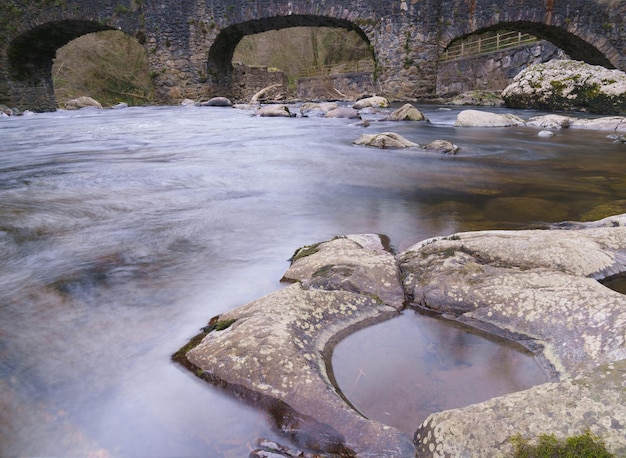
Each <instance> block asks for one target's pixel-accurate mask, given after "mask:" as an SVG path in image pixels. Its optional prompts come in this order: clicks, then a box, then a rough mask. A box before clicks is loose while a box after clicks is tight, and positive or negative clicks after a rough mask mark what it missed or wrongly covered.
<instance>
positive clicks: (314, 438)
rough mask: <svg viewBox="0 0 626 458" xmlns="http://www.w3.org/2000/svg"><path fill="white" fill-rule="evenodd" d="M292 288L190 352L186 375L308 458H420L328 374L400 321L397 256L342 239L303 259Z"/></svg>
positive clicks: (239, 315)
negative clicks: (379, 325) (227, 395)
mask: <svg viewBox="0 0 626 458" xmlns="http://www.w3.org/2000/svg"><path fill="white" fill-rule="evenodd" d="M285 279H286V280H289V281H292V282H296V283H294V284H292V285H290V286H288V287H286V288H283V289H281V290H279V291H277V292H275V293H273V294H270V295H268V296H266V297H264V298H261V299H258V300H256V301H254V302H251V303H249V304H247V305H244V306H242V307H240V308H238V309H235V310H232V311H230V312H227V313H224V314H222V315H220V316H219V321H218V322H223V323H228V324H229V326H228V327H225V328H224V329H223V330H221V331H219V332H210V333H209V334H207V335H206V336H205V337H204V338H203V339H202V341H201V342H200V343H199V344H198V345H197V346H195V347H194V348H192V349H190V350H188V351H187V352H186V355H185V358H186V361H187V364H186V366H187V367H188V368H190V369H191V370H193V371H194V372H196V373H197V374H198V375H199V376H201V377H202V378H205V379H208V380H210V381H213V382H215V383H216V384H218V385H219V386H222V387H224V388H226V389H228V390H229V391H232V392H233V393H236V394H238V395H240V396H244V397H245V398H247V399H248V400H250V401H251V402H253V403H255V404H256V405H258V406H260V407H262V408H265V409H266V410H267V411H268V412H269V413H270V415H272V417H273V418H274V420H275V421H276V425H277V426H278V427H279V428H280V429H282V430H283V431H284V432H285V433H287V434H289V435H291V436H292V438H293V440H294V441H295V442H296V443H297V444H298V445H300V446H301V447H302V448H303V449H308V450H313V451H315V452H318V453H323V454H324V456H327V455H328V456H362V457H375V456H376V457H379V456H394V457H407V458H409V457H410V458H413V457H414V456H415V446H414V444H413V442H412V441H411V439H410V438H409V437H408V436H407V435H406V434H404V433H401V432H400V431H398V430H396V429H395V428H392V427H389V426H386V425H383V424H381V423H379V422H377V421H373V420H369V419H367V418H365V417H363V416H362V415H360V414H359V413H358V412H356V411H355V410H353V409H352V408H351V407H350V406H349V405H348V404H347V403H346V402H345V400H344V398H343V396H342V395H341V393H340V392H339V390H338V389H337V388H336V387H335V385H334V384H333V383H332V381H331V379H332V374H331V373H329V369H328V368H329V361H330V356H331V352H332V349H333V347H334V345H335V344H336V343H337V342H338V340H339V339H341V338H342V337H343V336H345V335H347V334H349V333H351V332H353V331H355V330H357V329H359V328H362V327H364V326H367V325H369V324H372V323H375V322H378V321H382V320H385V319H389V318H392V317H394V316H397V315H398V314H399V309H401V308H402V307H403V297H404V296H403V292H402V291H403V290H402V285H401V283H400V280H399V275H398V271H397V267H396V264H395V259H394V255H393V254H392V253H390V252H389V251H387V250H386V249H385V244H384V243H383V240H382V239H381V238H380V236H377V235H355V236H347V237H339V238H336V239H333V240H331V241H328V242H325V243H321V244H317V245H315V249H312V250H307V255H306V256H301V257H298V258H296V259H295V260H294V261H293V264H292V266H291V268H290V269H289V270H288V272H287V273H286V274H285ZM216 331H217V330H216Z"/></svg>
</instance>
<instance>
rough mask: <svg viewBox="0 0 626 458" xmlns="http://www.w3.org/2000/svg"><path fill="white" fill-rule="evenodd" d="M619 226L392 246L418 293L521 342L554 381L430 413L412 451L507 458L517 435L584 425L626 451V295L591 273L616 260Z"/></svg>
mask: <svg viewBox="0 0 626 458" xmlns="http://www.w3.org/2000/svg"><path fill="white" fill-rule="evenodd" d="M625 224H626V216H625V215H620V216H617V217H610V218H607V219H605V220H601V221H597V222H593V223H578V224H562V225H559V226H557V227H559V228H561V229H566V230H543V231H542V230H535V231H486V232H470V233H461V234H456V235H454V236H450V237H443V238H438V239H431V240H427V241H424V242H421V243H420V244H417V245H416V246H414V247H412V248H410V249H409V250H407V251H405V252H404V253H402V254H400V256H399V259H400V263H401V268H402V270H403V273H404V284H405V288H406V290H407V291H409V292H410V293H411V294H412V295H413V298H414V301H415V302H416V303H419V304H420V305H421V306H422V307H425V308H428V309H431V310H437V311H438V312H440V313H442V314H443V316H445V317H446V318H448V319H451V320H455V321H458V322H461V323H465V324H467V325H469V326H472V327H475V328H479V329H483V330H485V331H487V332H490V333H492V334H495V335H500V336H502V337H505V338H507V339H509V340H512V341H515V342H517V343H519V344H521V345H523V346H525V347H526V348H528V349H530V350H531V351H534V352H536V353H537V355H538V357H539V358H540V359H542V360H543V361H544V364H545V366H546V368H547V370H549V371H551V373H552V376H553V377H554V379H555V380H558V379H560V380H561V382H558V383H556V382H555V383H549V384H544V385H539V386H537V387H534V388H531V389H530V390H526V391H522V392H519V393H514V394H510V395H506V396H503V397H499V398H495V399H492V400H489V401H486V402H484V403H480V404H475V405H472V406H468V407H465V408H463V409H455V410H449V411H445V412H441V413H437V414H433V415H431V416H430V417H429V418H428V419H427V420H426V421H424V423H423V424H422V425H421V426H420V428H419V429H418V431H417V433H416V440H417V444H418V454H419V456H460V455H464V454H467V455H468V456H506V454H510V452H511V451H512V444H511V442H510V438H511V437H513V436H515V435H516V434H521V435H522V436H523V437H527V438H533V437H537V436H538V435H540V434H544V433H548V434H550V433H554V434H556V435H557V436H558V437H561V438H563V437H568V436H571V435H578V434H582V433H584V432H585V431H586V430H589V429H590V430H591V431H592V432H593V433H594V434H597V435H598V436H599V437H600V438H602V439H603V440H604V441H605V443H606V446H607V449H609V450H610V451H612V452H613V453H616V454H618V456H622V455H623V454H624V452H626V439H624V437H625V436H624V428H625V426H626V423H625V421H626V407H625V405H626V390H625V389H624V388H625V387H626V378H625V376H624V374H625V372H624V370H625V368H626V362H625V361H623V360H624V359H625V358H626V336H625V334H624V328H625V325H626V296H624V295H622V294H619V293H616V292H615V291H612V290H610V289H608V288H606V287H605V286H603V285H602V284H601V283H600V282H599V281H598V280H601V279H604V278H607V277H610V276H612V275H614V274H617V273H620V272H623V271H624V270H626V258H625V253H626V228H625V227H624V225H625ZM598 366H601V367H598Z"/></svg>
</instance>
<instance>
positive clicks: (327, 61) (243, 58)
mask: <svg viewBox="0 0 626 458" xmlns="http://www.w3.org/2000/svg"><path fill="white" fill-rule="evenodd" d="M366 59H368V60H371V61H372V66H373V54H372V50H371V47H370V46H369V44H368V43H367V42H366V41H365V40H364V39H363V38H362V37H361V36H359V35H358V34H357V33H356V32H354V31H348V30H345V29H341V28H332V27H293V28H288V29H281V30H271V31H269V32H264V33H259V34H256V35H248V36H246V37H244V38H243V39H242V40H241V42H239V45H238V46H237V48H236V49H235V53H234V56H233V62H241V63H244V64H246V65H251V66H254V65H262V66H267V67H269V68H276V69H279V70H281V71H283V72H284V73H285V75H287V78H288V80H289V81H290V82H293V81H295V79H296V78H297V77H298V76H299V75H306V74H309V73H310V72H311V69H318V70H319V73H323V69H326V70H328V69H330V68H332V67H333V66H341V65H344V64H346V63H350V62H353V63H356V62H359V61H363V60H366Z"/></svg>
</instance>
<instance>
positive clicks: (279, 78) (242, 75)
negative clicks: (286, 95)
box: [232, 64, 288, 102]
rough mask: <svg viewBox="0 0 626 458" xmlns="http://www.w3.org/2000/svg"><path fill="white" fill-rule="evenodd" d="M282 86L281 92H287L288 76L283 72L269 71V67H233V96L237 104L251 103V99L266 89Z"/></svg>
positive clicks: (240, 65) (239, 65)
mask: <svg viewBox="0 0 626 458" xmlns="http://www.w3.org/2000/svg"><path fill="white" fill-rule="evenodd" d="M276 84H278V85H280V86H281V88H280V92H287V84H288V81H287V76H286V75H285V74H284V73H283V72H278V71H269V70H268V69H267V67H256V66H255V67H250V66H248V65H242V64H237V65H233V88H232V91H233V94H232V97H233V99H234V100H235V101H237V102H249V101H250V99H251V98H252V97H253V96H254V94H256V93H257V92H259V91H260V90H261V89H264V88H266V87H270V86H274V85H276Z"/></svg>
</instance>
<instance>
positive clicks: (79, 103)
mask: <svg viewBox="0 0 626 458" xmlns="http://www.w3.org/2000/svg"><path fill="white" fill-rule="evenodd" d="M65 108H66V109H68V110H79V109H81V108H102V104H101V103H100V102H98V101H97V100H95V99H92V98H91V97H87V96H82V97H78V98H75V99H72V100H68V101H67V102H65Z"/></svg>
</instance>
